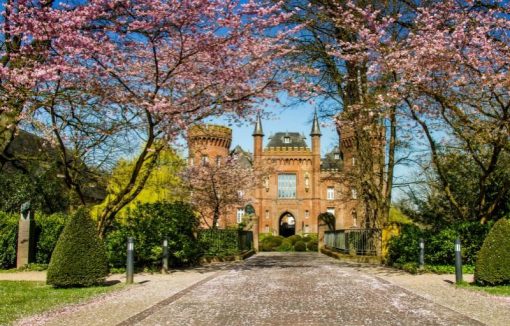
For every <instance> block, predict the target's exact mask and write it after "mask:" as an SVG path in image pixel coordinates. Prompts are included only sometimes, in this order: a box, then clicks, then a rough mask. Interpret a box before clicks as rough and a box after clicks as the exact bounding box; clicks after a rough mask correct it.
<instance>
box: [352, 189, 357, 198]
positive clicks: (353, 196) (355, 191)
mask: <svg viewBox="0 0 510 326" xmlns="http://www.w3.org/2000/svg"><path fill="white" fill-rule="evenodd" d="M351 198H352V199H358V191H357V190H356V188H351Z"/></svg>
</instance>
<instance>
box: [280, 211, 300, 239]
mask: <svg viewBox="0 0 510 326" xmlns="http://www.w3.org/2000/svg"><path fill="white" fill-rule="evenodd" d="M279 225H280V230H279V231H280V232H279V234H280V235H281V236H282V237H290V236H291V235H294V234H296V219H295V218H294V215H292V214H291V213H289V212H285V213H283V214H282V215H281V216H280V221H279Z"/></svg>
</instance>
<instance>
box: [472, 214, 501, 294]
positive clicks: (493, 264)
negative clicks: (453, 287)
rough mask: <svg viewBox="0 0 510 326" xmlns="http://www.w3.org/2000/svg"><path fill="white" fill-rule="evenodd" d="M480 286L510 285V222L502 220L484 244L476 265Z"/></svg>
mask: <svg viewBox="0 0 510 326" xmlns="http://www.w3.org/2000/svg"><path fill="white" fill-rule="evenodd" d="M475 281H476V283H478V284H480V285H503V284H510V222H509V221H508V220H507V219H506V218H501V219H500V220H499V221H497V222H496V224H494V227H493V228H492V229H491V231H490V232H489V234H488V235H487V238H486V239H485V241H484V242H483V246H482V249H481V250H480V253H479V254H478V259H477V261H476V265H475Z"/></svg>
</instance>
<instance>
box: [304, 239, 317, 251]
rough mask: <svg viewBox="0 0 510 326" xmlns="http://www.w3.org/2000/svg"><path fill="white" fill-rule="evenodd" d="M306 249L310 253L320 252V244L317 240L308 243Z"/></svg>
mask: <svg viewBox="0 0 510 326" xmlns="http://www.w3.org/2000/svg"><path fill="white" fill-rule="evenodd" d="M306 249H308V251H318V250H319V242H318V241H317V240H313V239H312V240H310V241H308V242H307V243H306Z"/></svg>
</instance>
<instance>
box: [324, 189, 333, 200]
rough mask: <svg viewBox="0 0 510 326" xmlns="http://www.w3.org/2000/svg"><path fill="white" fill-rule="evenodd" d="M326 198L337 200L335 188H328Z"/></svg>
mask: <svg viewBox="0 0 510 326" xmlns="http://www.w3.org/2000/svg"><path fill="white" fill-rule="evenodd" d="M326 198H327V199H328V200H333V199H335V188H334V187H328V189H327V193H326Z"/></svg>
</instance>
